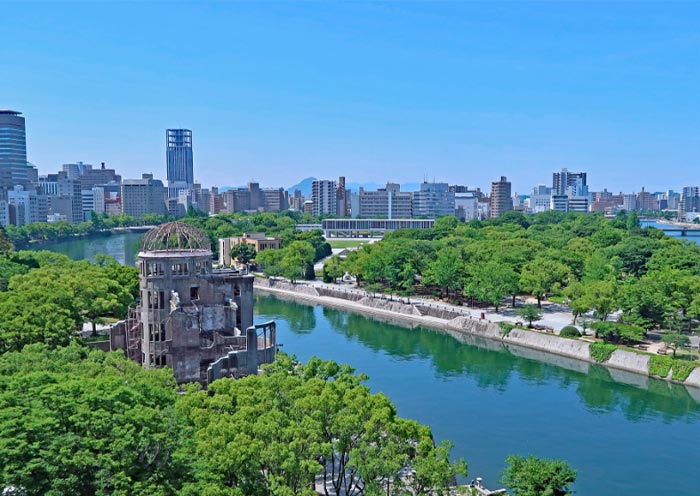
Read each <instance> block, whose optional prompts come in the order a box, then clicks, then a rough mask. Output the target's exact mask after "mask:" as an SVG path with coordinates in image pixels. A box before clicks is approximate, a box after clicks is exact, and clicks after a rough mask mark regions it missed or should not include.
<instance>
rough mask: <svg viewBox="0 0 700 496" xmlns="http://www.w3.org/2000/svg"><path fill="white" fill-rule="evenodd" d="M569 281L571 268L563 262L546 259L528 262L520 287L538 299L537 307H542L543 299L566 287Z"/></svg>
mask: <svg viewBox="0 0 700 496" xmlns="http://www.w3.org/2000/svg"><path fill="white" fill-rule="evenodd" d="M568 281H569V268H568V267H567V266H566V265H564V264H562V263H561V262H556V261H554V260H549V259H546V258H536V259H534V260H533V261H532V262H528V263H527V264H526V265H525V267H523V271H522V273H521V275H520V286H521V288H522V289H523V290H525V291H527V292H529V293H530V294H532V295H533V296H535V297H536V298H537V306H538V307H540V308H541V307H542V297H543V296H544V294H545V293H549V292H551V291H554V290H556V289H559V288H561V287H563V286H565V285H566V284H567V283H568Z"/></svg>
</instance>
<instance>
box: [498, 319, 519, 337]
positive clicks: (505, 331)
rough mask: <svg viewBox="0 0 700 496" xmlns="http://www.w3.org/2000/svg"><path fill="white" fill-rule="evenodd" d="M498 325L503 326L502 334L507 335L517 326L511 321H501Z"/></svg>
mask: <svg viewBox="0 0 700 496" xmlns="http://www.w3.org/2000/svg"><path fill="white" fill-rule="evenodd" d="M498 327H500V328H501V336H503V337H506V336H507V335H508V334H510V331H512V330H513V329H514V328H515V324H511V323H510V322H499V323H498Z"/></svg>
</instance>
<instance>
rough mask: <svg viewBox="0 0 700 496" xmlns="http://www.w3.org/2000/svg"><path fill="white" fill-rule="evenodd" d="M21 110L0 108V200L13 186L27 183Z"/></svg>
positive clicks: (25, 149)
mask: <svg viewBox="0 0 700 496" xmlns="http://www.w3.org/2000/svg"><path fill="white" fill-rule="evenodd" d="M21 115H22V113H21V112H16V111H14V110H0V200H2V199H6V198H7V192H8V191H10V190H12V189H13V188H14V186H16V185H21V186H27V185H28V184H29V179H30V177H29V169H31V167H30V166H29V165H28V164H27V136H26V130H25V123H24V117H22V116H21Z"/></svg>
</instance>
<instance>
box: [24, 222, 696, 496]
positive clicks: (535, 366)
mask: <svg viewBox="0 0 700 496" xmlns="http://www.w3.org/2000/svg"><path fill="white" fill-rule="evenodd" d="M141 236H142V234H139V233H123V234H115V235H111V236H102V237H95V238H87V239H78V240H71V241H63V242H58V243H51V244H45V245H42V246H39V247H37V249H48V250H53V251H57V252H59V253H64V254H66V255H68V256H69V257H71V258H73V259H83V258H87V259H91V258H92V257H94V255H96V254H98V253H106V254H109V255H112V256H113V257H115V258H116V259H117V260H119V261H120V262H121V263H126V264H133V263H134V258H135V254H136V252H137V250H138V246H139V243H140V239H141ZM688 239H693V240H696V241H697V240H698V239H697V238H694V237H689V238H688ZM255 310H256V313H257V317H256V319H257V320H259V321H263V320H267V319H274V320H276V321H277V323H278V341H279V342H281V343H283V345H284V346H283V348H282V349H283V350H284V351H285V352H287V353H291V354H296V355H297V357H298V358H300V359H301V360H307V359H308V358H309V357H311V356H313V355H316V356H319V357H321V358H324V359H332V360H336V361H338V362H342V363H348V364H350V365H352V366H353V367H355V368H356V370H358V371H359V372H363V373H366V374H368V375H369V377H370V379H369V382H368V384H369V386H370V387H371V388H372V390H373V391H376V392H379V391H382V392H384V393H386V394H387V396H388V397H389V398H391V400H392V401H393V402H394V403H395V404H396V405H397V407H398V411H399V414H400V415H402V416H404V417H410V418H414V419H417V420H419V421H420V422H422V423H425V424H428V425H430V426H431V428H432V429H433V432H434V433H435V435H436V437H437V438H438V439H450V440H451V441H452V442H454V444H455V447H454V450H453V454H454V455H455V456H461V457H464V458H465V459H466V460H467V461H468V462H469V473H470V475H469V479H471V478H474V477H477V476H481V477H484V478H485V482H486V484H487V486H488V487H490V488H495V487H498V486H499V483H498V481H499V478H500V476H499V474H500V471H501V470H502V468H503V463H504V459H505V457H506V456H507V455H509V454H512V453H518V454H524V455H526V454H530V453H531V454H535V455H537V456H544V457H549V458H561V459H564V460H567V461H568V462H569V463H570V464H571V465H572V466H573V467H575V468H576V469H577V470H578V471H579V476H578V481H577V483H576V485H575V489H576V491H577V494H579V495H582V496H587V495H593V496H613V495H615V496H618V495H634V496H647V495H648V496H658V495H661V494H664V495H666V494H668V495H673V496H694V495H697V494H700V481H699V480H698V479H697V476H696V470H697V467H696V465H697V461H696V458H695V454H696V453H697V452H698V449H699V448H700V445H699V443H698V440H699V439H700V436H699V435H698V426H699V425H700V391H697V390H692V389H686V388H684V387H683V386H679V385H672V384H668V383H666V382H663V381H658V380H651V379H649V380H648V379H646V378H644V377H641V376H634V375H631V376H627V377H625V376H624V374H620V373H616V372H612V373H611V372H610V371H608V370H607V369H605V368H603V367H599V366H595V365H594V366H590V367H589V366H588V365H586V364H582V363H581V362H576V361H571V360H562V359H557V360H559V363H560V365H563V366H556V365H551V364H548V363H547V361H551V359H552V358H553V357H552V356H551V355H543V356H541V357H540V359H538V360H534V359H531V358H525V357H531V356H534V355H536V354H537V353H536V352H532V351H529V352H528V350H521V351H519V352H518V354H519V355H522V356H516V355H514V354H513V353H510V352H506V351H504V350H501V349H495V348H498V346H495V345H497V343H493V342H488V341H483V342H480V343H476V344H478V345H479V346H474V345H470V344H465V343H461V342H459V341H457V340H455V339H454V338H452V337H450V336H448V335H445V334H441V333H438V332H435V331H432V330H426V329H420V328H418V329H412V330H409V329H405V328H402V327H397V326H393V325H388V324H385V323H382V322H378V321H376V320H370V319H367V318H365V317H362V316H359V315H355V314H352V313H347V312H340V311H336V310H332V309H327V308H321V307H312V306H307V305H302V304H298V303H293V302H285V301H282V300H278V299H276V298H274V297H271V296H258V297H257V298H256V309H255ZM611 374H613V375H615V376H616V378H617V379H618V381H619V379H622V380H627V381H629V382H632V383H637V382H639V383H641V386H643V387H638V386H633V385H627V384H623V383H621V382H617V381H614V380H613V379H612V376H611ZM691 395H694V398H695V399H693V396H691Z"/></svg>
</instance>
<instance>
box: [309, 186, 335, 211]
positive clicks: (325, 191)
mask: <svg viewBox="0 0 700 496" xmlns="http://www.w3.org/2000/svg"><path fill="white" fill-rule="evenodd" d="M335 193H336V185H335V181H328V180H320V179H314V181H313V183H311V201H312V204H313V207H312V213H313V215H315V216H317V217H318V216H320V215H328V214H331V215H336V207H337V205H336V197H335Z"/></svg>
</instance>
